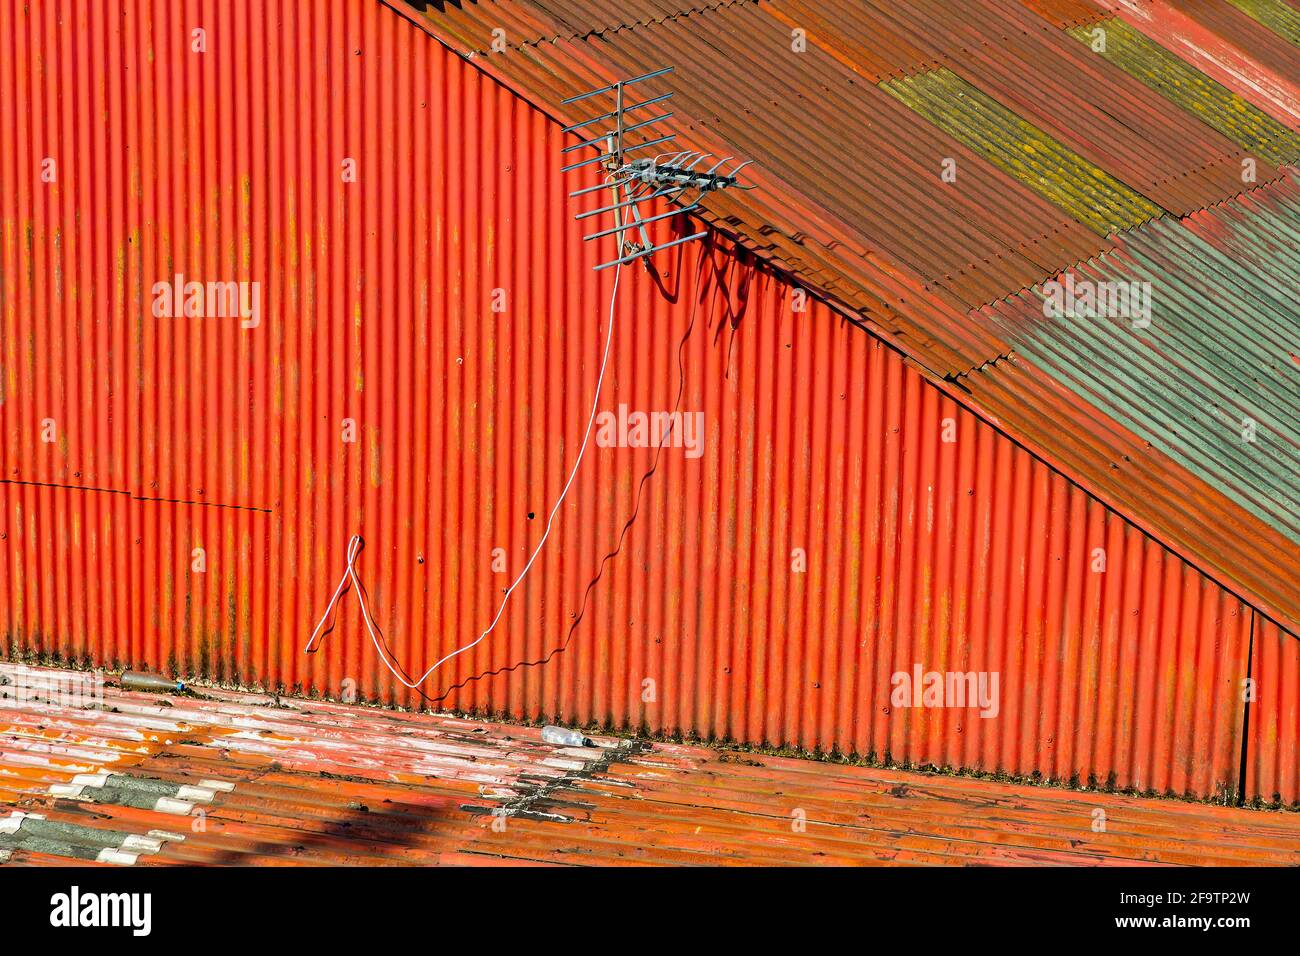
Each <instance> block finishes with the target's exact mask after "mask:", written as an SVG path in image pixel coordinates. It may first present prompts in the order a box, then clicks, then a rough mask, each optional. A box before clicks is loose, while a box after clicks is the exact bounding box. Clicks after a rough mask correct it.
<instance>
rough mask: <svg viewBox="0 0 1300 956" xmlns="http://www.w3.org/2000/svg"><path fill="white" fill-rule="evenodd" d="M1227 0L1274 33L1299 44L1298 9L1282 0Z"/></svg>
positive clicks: (1299, 23)
mask: <svg viewBox="0 0 1300 956" xmlns="http://www.w3.org/2000/svg"><path fill="white" fill-rule="evenodd" d="M1228 2H1229V3H1231V4H1232V5H1233V6H1234V7H1236V8H1237V9H1238V10H1240V11H1241V12H1242V13H1244V14H1246V15H1247V16H1249V17H1252V18H1254V19H1255V20H1258V21H1259V22H1260V23H1262V24H1264V26H1266V27H1268V28H1269V29H1270V30H1272V31H1273V32H1274V33H1277V34H1280V35H1281V36H1284V37H1286V38H1287V39H1288V40H1290V41H1291V42H1292V43H1295V44H1297V45H1300V10H1297V9H1296V8H1294V7H1292V6H1289V5H1288V4H1287V3H1285V2H1284V0H1228Z"/></svg>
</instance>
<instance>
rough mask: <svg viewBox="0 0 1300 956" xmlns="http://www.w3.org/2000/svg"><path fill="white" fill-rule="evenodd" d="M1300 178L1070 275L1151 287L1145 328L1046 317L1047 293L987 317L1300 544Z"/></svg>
mask: <svg viewBox="0 0 1300 956" xmlns="http://www.w3.org/2000/svg"><path fill="white" fill-rule="evenodd" d="M1297 181H1298V180H1297V176H1296V175H1295V174H1292V175H1291V177H1290V178H1288V179H1285V180H1280V181H1278V182H1276V183H1272V184H1270V185H1268V186H1265V187H1262V188H1260V189H1258V190H1256V191H1254V192H1252V193H1250V194H1248V195H1245V196H1242V197H1240V198H1239V199H1236V200H1233V201H1232V202H1228V203H1223V204H1222V205H1219V206H1216V207H1214V208H1212V209H1207V210H1204V211H1202V212H1200V213H1197V214H1195V215H1193V216H1191V217H1190V218H1188V219H1187V220H1186V221H1185V222H1180V221H1178V220H1167V219H1162V220H1157V221H1155V222H1151V223H1149V224H1148V225H1146V226H1144V227H1142V228H1140V229H1136V230H1133V231H1132V232H1130V233H1128V234H1126V235H1124V236H1123V237H1120V238H1119V239H1118V240H1117V245H1116V249H1115V250H1114V251H1113V252H1108V253H1105V254H1104V255H1102V256H1099V257H1097V258H1096V259H1093V260H1090V261H1089V262H1087V263H1084V264H1081V265H1079V266H1077V267H1075V268H1074V269H1072V270H1070V275H1071V276H1072V277H1073V280H1074V281H1075V282H1076V283H1078V284H1079V286H1080V287H1081V288H1082V287H1083V286H1084V285H1085V284H1087V283H1095V284H1102V283H1125V284H1126V283H1132V282H1137V283H1147V284H1149V286H1150V327H1149V328H1144V329H1135V328H1133V326H1132V322H1131V320H1130V319H1128V318H1079V319H1070V318H1068V317H1067V318H1061V319H1050V318H1045V315H1044V309H1045V301H1046V295H1045V292H1044V289H1043V287H1042V286H1037V287H1035V288H1034V289H1033V290H1032V291H1030V292H1025V293H1022V294H1019V295H1017V296H1015V297H1013V298H1011V299H1008V300H1006V301H1005V302H1000V303H998V304H997V305H995V306H993V307H991V308H989V309H987V310H985V314H986V315H987V316H989V317H990V318H992V319H993V320H994V321H996V322H998V324H999V325H1000V326H1001V327H1002V328H1003V329H1004V330H1005V331H1006V334H1007V336H1008V337H1009V338H1010V339H1011V340H1012V342H1013V343H1014V344H1015V346H1016V349H1017V350H1018V352H1019V353H1020V354H1022V355H1023V356H1025V357H1026V358H1027V359H1028V360H1029V361H1031V362H1034V363H1036V364H1037V365H1039V366H1040V367H1042V368H1044V369H1047V370H1048V371H1050V372H1051V374H1052V375H1053V377H1054V378H1056V379H1057V380H1059V381H1061V382H1064V383H1065V384H1066V385H1067V386H1069V387H1070V388H1071V389H1073V390H1074V391H1075V392H1077V393H1078V394H1080V395H1084V396H1087V397H1088V399H1089V400H1090V401H1092V402H1093V403H1094V404H1095V405H1097V406H1098V407H1099V408H1101V409H1103V410H1104V411H1106V412H1107V413H1108V414H1109V415H1110V416H1111V417H1113V418H1114V419H1115V420H1116V421H1119V422H1121V423H1123V424H1124V425H1126V426H1128V427H1129V428H1131V429H1132V430H1133V431H1134V432H1135V433H1136V434H1137V435H1139V436H1141V437H1142V438H1145V439H1146V440H1148V441H1150V442H1152V443H1153V444H1155V445H1156V446H1157V447H1159V448H1161V449H1163V450H1165V451H1166V452H1167V453H1168V454H1170V455H1171V456H1172V457H1174V458H1175V459H1176V460H1177V461H1178V462H1179V463H1180V464H1182V465H1183V466H1185V467H1186V468H1188V469H1189V470H1190V471H1192V472H1193V473H1194V474H1196V475H1199V476H1200V477H1201V478H1203V479H1204V480H1205V481H1206V482H1207V483H1208V484H1210V485H1211V486H1213V487H1215V488H1217V489H1218V490H1220V491H1222V492H1223V493H1224V494H1225V495H1227V496H1228V497H1230V498H1231V499H1232V500H1233V501H1235V502H1236V503H1237V504H1238V505H1240V506H1241V507H1242V508H1243V509H1245V510H1247V511H1249V512H1251V513H1252V514H1254V515H1256V516H1257V517H1259V518H1260V519H1261V520H1263V521H1266V522H1268V523H1269V524H1271V525H1272V526H1273V527H1274V528H1276V529H1277V530H1278V531H1280V532H1282V533H1283V534H1284V535H1287V536H1288V537H1290V538H1291V540H1292V541H1295V542H1297V543H1300V360H1298V359H1297V354H1300V186H1298V185H1297ZM1252 423H1253V424H1254V425H1255V427H1254V429H1253V430H1252V428H1251V425H1252Z"/></svg>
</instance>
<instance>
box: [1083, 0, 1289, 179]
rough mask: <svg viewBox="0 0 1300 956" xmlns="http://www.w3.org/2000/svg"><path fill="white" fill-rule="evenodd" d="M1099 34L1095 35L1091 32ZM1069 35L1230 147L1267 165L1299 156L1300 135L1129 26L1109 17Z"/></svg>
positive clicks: (1284, 161)
mask: <svg viewBox="0 0 1300 956" xmlns="http://www.w3.org/2000/svg"><path fill="white" fill-rule="evenodd" d="M1098 29H1101V30H1102V31H1104V32H1103V33H1102V34H1101V35H1100V37H1097V36H1096V34H1095V31H1096V30H1098ZM1070 35H1071V36H1073V37H1074V38H1075V39H1077V40H1079V41H1081V42H1083V43H1086V44H1089V46H1090V48H1091V47H1092V46H1093V44H1094V42H1096V41H1097V40H1100V41H1101V42H1096V52H1097V53H1099V54H1100V55H1101V56H1103V57H1105V58H1106V59H1107V60H1109V61H1110V62H1111V63H1114V64H1115V65H1116V66H1118V67H1120V68H1121V69H1122V70H1125V71H1126V72H1128V73H1130V74H1132V75H1133V76H1135V77H1137V78H1138V79H1139V80H1141V81H1142V82H1143V83H1146V84H1147V85H1148V86H1150V87H1151V88H1152V89H1154V90H1156V91H1157V92H1159V93H1160V94H1162V95H1163V96H1166V97H1168V98H1169V99H1170V100H1172V101H1173V102H1175V103H1177V104H1178V105H1179V106H1181V107H1182V108H1183V109H1185V110H1187V111H1189V112H1190V113H1192V114H1193V115H1195V116H1197V117H1199V118H1200V119H1202V120H1204V121H1205V122H1206V123H1208V124H1210V125H1211V126H1213V127H1214V128H1215V129H1217V130H1218V131H1219V132H1220V133H1223V135H1225V136H1227V137H1228V138H1229V139H1231V140H1232V141H1233V142H1234V143H1237V144H1238V145H1239V146H1241V147H1242V148H1244V149H1246V150H1248V151H1249V152H1250V153H1251V154H1252V155H1256V156H1260V157H1262V158H1264V159H1266V160H1267V161H1268V162H1270V163H1274V164H1277V163H1289V162H1295V161H1296V159H1298V158H1300V135H1297V134H1296V133H1295V132H1294V131H1292V130H1291V129H1289V128H1288V127H1287V126H1286V125H1285V124H1283V123H1281V122H1279V121H1278V120H1276V119H1274V118H1273V117H1271V116H1269V115H1268V114H1267V113H1265V112H1264V111H1263V110H1260V109H1258V108H1257V107H1254V106H1252V105H1251V104H1250V103H1248V102H1246V100H1245V99H1243V98H1242V97H1240V96H1238V95H1237V94H1236V93H1234V92H1232V90H1230V89H1228V88H1227V87H1226V86H1224V85H1223V84H1221V83H1218V82H1216V81H1215V80H1212V79H1211V78H1210V77H1208V76H1206V75H1205V74H1204V73H1202V72H1200V71H1199V70H1197V69H1195V68H1194V67H1192V66H1190V65H1188V64H1187V63H1186V62H1184V61H1183V60H1181V59H1179V58H1178V57H1177V56H1175V55H1174V54H1172V53H1170V52H1169V51H1168V50H1166V49H1165V48H1164V47H1162V46H1160V44H1158V43H1156V42H1155V41H1154V40H1152V39H1150V38H1149V37H1147V36H1145V35H1143V34H1142V33H1140V32H1139V31H1138V30H1137V29H1136V28H1134V27H1133V26H1132V25H1131V24H1129V23H1126V22H1125V21H1123V20H1120V19H1118V18H1111V19H1108V20H1104V21H1101V22H1099V23H1092V24H1089V25H1087V26H1079V27H1074V28H1073V29H1071V30H1070Z"/></svg>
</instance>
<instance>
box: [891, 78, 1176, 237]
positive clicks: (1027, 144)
mask: <svg viewBox="0 0 1300 956" xmlns="http://www.w3.org/2000/svg"><path fill="white" fill-rule="evenodd" d="M880 88H881V89H882V90H885V91H886V92H888V93H889V94H890V95H891V96H893V97H895V98H896V99H898V100H901V101H902V102H903V103H906V104H907V105H908V106H909V107H911V108H912V109H914V110H916V112H918V113H920V114H921V115H922V116H924V117H925V118H926V119H928V120H929V121H930V122H932V123H934V124H935V125H936V126H938V127H939V128H940V129H942V130H943V131H944V132H946V133H947V134H948V135H950V136H952V137H954V138H955V139H958V140H960V141H961V142H963V143H965V144H966V145H967V146H969V147H970V148H971V149H973V150H975V151H976V152H978V153H980V154H981V155H983V156H985V157H986V158H987V159H989V160H990V161H991V162H992V163H994V164H995V165H996V166H998V167H1000V168H1001V169H1002V170H1004V171H1005V172H1007V173H1009V174H1010V175H1012V176H1014V177H1015V178H1017V179H1019V180H1020V181H1021V182H1023V183H1024V184H1025V185H1027V186H1029V187H1030V188H1031V189H1034V190H1035V191H1037V192H1038V193H1040V194H1042V195H1043V196H1045V197H1046V198H1047V199H1048V200H1050V201H1051V202H1054V203H1056V205H1058V206H1060V207H1061V208H1062V209H1064V210H1065V211H1066V212H1067V213H1069V214H1070V215H1071V216H1073V217H1074V218H1075V219H1077V220H1078V221H1079V222H1081V223H1083V224H1084V225H1086V226H1088V227H1089V228H1091V229H1093V230H1095V231H1097V232H1099V233H1101V234H1102V235H1103V236H1104V235H1109V234H1110V233H1112V232H1117V231H1120V230H1124V229H1131V228H1132V227H1134V226H1136V225H1138V224H1139V223H1143V222H1146V221H1147V220H1148V219H1152V218H1155V217H1157V216H1160V215H1163V214H1164V210H1162V209H1161V208H1160V207H1159V206H1157V205H1155V204H1154V203H1152V202H1151V201H1150V200H1148V199H1146V198H1145V197H1143V196H1142V195H1140V194H1139V193H1137V192H1134V191H1133V190H1132V189H1130V188H1129V187H1128V186H1125V185H1124V184H1123V183H1121V182H1120V181H1119V180H1117V179H1115V178H1114V177H1113V176H1111V175H1109V174H1108V173H1107V172H1106V171H1105V170H1103V169H1101V168H1100V167H1098V166H1094V165H1093V164H1092V163H1090V162H1088V161H1087V160H1086V159H1084V158H1083V157H1082V156H1080V155H1079V154H1078V153H1076V152H1074V151H1073V150H1072V149H1070V148H1069V147H1068V146H1066V145H1064V144H1063V143H1061V142H1060V141H1058V140H1056V139H1055V138H1053V137H1052V136H1049V135H1048V134H1047V133H1045V132H1043V131H1042V130H1040V129H1039V128H1038V127H1036V126H1034V125H1033V124H1032V123H1028V122H1026V121H1025V120H1023V119H1021V118H1020V117H1019V116H1017V115H1016V114H1015V113H1013V112H1011V111H1010V110H1008V109H1007V108H1006V107H1004V106H1003V105H1002V104H1001V103H999V102H997V101H996V100H994V99H992V98H991V97H989V96H987V95H986V94H984V93H983V92H981V91H980V90H978V89H976V88H975V87H974V86H971V85H970V84H969V83H967V82H966V81H965V80H963V79H962V78H961V77H959V76H957V74H955V73H953V72H952V71H951V70H946V69H941V70H933V71H930V72H926V73H918V74H916V75H915V76H909V77H903V78H901V79H897V80H890V81H888V82H886V83H882V84H880Z"/></svg>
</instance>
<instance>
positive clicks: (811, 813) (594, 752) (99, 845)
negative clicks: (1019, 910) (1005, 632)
mask: <svg viewBox="0 0 1300 956" xmlns="http://www.w3.org/2000/svg"><path fill="white" fill-rule="evenodd" d="M16 676H18V675H15V673H14V670H13V669H12V668H4V667H0V680H9V681H14V679H15V677H16ZM70 676H72V675H68V674H66V673H59V672H51V671H39V672H36V673H34V674H33V673H32V672H28V673H27V674H24V675H21V676H20V677H18V681H19V682H20V683H21V686H22V687H26V688H30V687H32V686H33V685H35V686H36V687H38V688H40V687H42V686H43V685H44V682H47V681H49V680H50V679H51V678H59V679H62V680H64V681H66V680H67V679H68V678H69V677H70ZM76 676H80V677H86V676H88V675H86V674H84V673H82V674H80V675H76ZM18 692H19V687H16V686H15V684H14V683H10V684H7V685H0V695H5V696H6V697H7V698H8V699H5V697H0V863H7V864H8V865H10V866H25V865H26V866H31V865H68V864H74V863H75V864H77V865H87V864H89V863H94V862H100V863H103V864H105V865H119V866H121V865H134V866H169V865H176V864H189V865H195V864H208V865H211V864H221V865H246V866H248V865H255V866H283V865H316V866H321V865H338V864H370V865H429V864H439V863H441V864H459V865H474V864H489V865H501V864H510V863H517V864H570V865H571V864H575V863H585V864H596V865H615V864H636V865H663V864H676V865H683V864H707V865H718V864H720V863H721V864H732V865H738V864H766V865H784V864H801V865H809V864H821V865H876V864H882V863H893V864H911V865H919V864H930V865H934V864H961V863H966V864H982V865H1007V864H1012V865H1015V864H1019V865H1026V864H1057V865H1060V864H1066V865H1076V866H1077V865H1117V864H1118V865H1133V864H1165V865H1168V864H1200V865H1204V864H1217V865H1259V864H1271V865H1279V864H1287V863H1292V864H1294V863H1297V862H1300V855H1298V854H1300V851H1298V850H1297V846H1298V845H1300V819H1297V818H1296V816H1295V815H1294V814H1283V813H1268V812H1261V811H1247V810H1236V809H1227V808H1223V807H1212V806H1206V805H1193V804H1184V803H1177V802H1172V801H1148V800H1139V799H1135V798H1131V797H1121V796H1114V795H1105V794H1097V793H1090V794H1082V793H1075V792H1070V791H1067V790H1059V789H1054V788H1049V787H1026V786H1015V785H1010V784H1006V783H995V782H992V781H986V780H978V779H972V778H964V777H953V776H932V775H922V774H913V773H903V772H899V771H892V770H875V769H867V768H863V767H851V766H836V765H832V764H825V763H815V762H810V761H802V760H791V759H785V758H780V757H770V756H766V755H762V754H754V753H738V752H734V751H725V750H724V751H716V750H707V749H704V748H700V747H691V746H681V745H674V744H658V743H650V742H647V741H639V740H618V739H613V738H599V737H598V738H596V739H594V740H593V741H592V743H593V744H594V745H593V746H587V747H563V746H556V745H552V744H548V743H545V742H544V741H542V740H541V734H540V731H539V730H538V729H536V728H531V727H519V726H511V725H502V724H491V723H482V722H477V721H469V720H460V719H456V718H451V717H445V716H437V717H435V716H413V715H409V714H395V713H385V712H382V711H374V710H362V709H359V708H350V707H342V706H339V705H334V704H326V703H321V702H316V701H302V700H293V699H289V698H281V699H279V700H277V701H270V700H268V699H266V698H257V697H253V696H250V695H241V694H233V693H227V692H220V691H211V690H208V689H205V688H200V689H199V693H200V694H204V695H215V697H216V699H215V700H208V699H196V698H195V697H192V696H186V697H180V696H175V695H171V696H166V697H155V696H149V695H142V694H134V693H123V692H121V691H120V690H117V689H115V688H108V689H107V690H106V692H105V697H104V700H103V702H102V708H103V709H102V710H86V709H77V708H72V707H68V706H66V705H62V704H57V703H46V702H37V701H33V700H30V699H29V700H28V701H26V702H23V703H20V704H18V705H17V706H15V701H14V698H15V696H16V695H17V694H18ZM29 696H30V695H29ZM1099 822H1100V825H1099Z"/></svg>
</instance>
